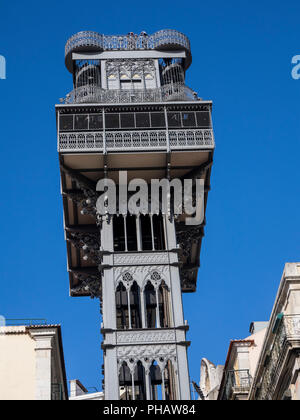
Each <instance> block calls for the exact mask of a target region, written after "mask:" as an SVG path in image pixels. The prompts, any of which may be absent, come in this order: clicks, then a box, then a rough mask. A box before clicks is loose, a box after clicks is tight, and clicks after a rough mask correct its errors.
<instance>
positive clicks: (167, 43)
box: [65, 29, 191, 71]
mask: <svg viewBox="0 0 300 420" xmlns="http://www.w3.org/2000/svg"><path fill="white" fill-rule="evenodd" d="M163 49H169V50H185V51H186V53H187V62H186V68H187V67H188V66H189V64H190V63H191V47H190V41H189V39H188V37H187V36H186V35H184V34H183V33H181V32H179V31H176V30H174V29H163V30H161V31H158V32H155V33H154V34H153V35H148V34H146V33H145V32H142V33H141V34H139V35H137V34H134V33H129V34H127V35H102V34H99V33H98V32H93V31H82V32H78V33H77V34H75V35H73V36H71V38H69V39H68V41H67V43H66V47H65V60H66V66H67V68H68V70H70V71H72V53H73V52H85V51H89V52H93V51H95V52H102V51H131V50H163Z"/></svg>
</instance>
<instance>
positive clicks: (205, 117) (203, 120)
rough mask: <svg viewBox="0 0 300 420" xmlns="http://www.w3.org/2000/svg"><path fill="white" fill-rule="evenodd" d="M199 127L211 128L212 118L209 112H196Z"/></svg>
mask: <svg viewBox="0 0 300 420" xmlns="http://www.w3.org/2000/svg"><path fill="white" fill-rule="evenodd" d="M196 115H197V125H198V127H205V128H206V127H210V116H209V112H208V111H199V112H196Z"/></svg>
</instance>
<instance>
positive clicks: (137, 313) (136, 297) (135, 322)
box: [130, 282, 142, 328]
mask: <svg viewBox="0 0 300 420" xmlns="http://www.w3.org/2000/svg"><path fill="white" fill-rule="evenodd" d="M130 311H131V328H142V320H141V306H140V288H139V286H138V285H137V283H136V282H134V283H133V285H132V286H131V289H130Z"/></svg>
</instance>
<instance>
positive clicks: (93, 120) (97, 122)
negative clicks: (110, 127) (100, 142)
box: [89, 114, 103, 130]
mask: <svg viewBox="0 0 300 420" xmlns="http://www.w3.org/2000/svg"><path fill="white" fill-rule="evenodd" d="M102 128H103V120H102V115H101V114H95V115H92V114H91V115H90V121H89V129H90V130H100V129H102Z"/></svg>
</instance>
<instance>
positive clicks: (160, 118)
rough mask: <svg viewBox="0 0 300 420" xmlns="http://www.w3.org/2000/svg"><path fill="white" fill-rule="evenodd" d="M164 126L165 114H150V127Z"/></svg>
mask: <svg viewBox="0 0 300 420" xmlns="http://www.w3.org/2000/svg"><path fill="white" fill-rule="evenodd" d="M165 126H166V120H165V114H164V113H163V112H151V127H153V128H160V127H161V128H163V127H165Z"/></svg>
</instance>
